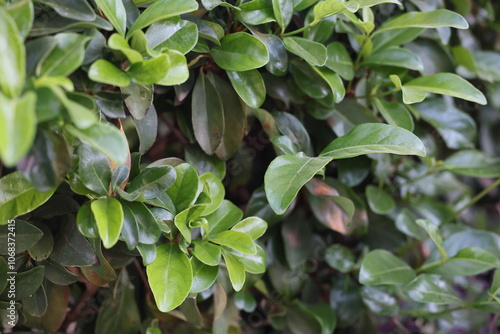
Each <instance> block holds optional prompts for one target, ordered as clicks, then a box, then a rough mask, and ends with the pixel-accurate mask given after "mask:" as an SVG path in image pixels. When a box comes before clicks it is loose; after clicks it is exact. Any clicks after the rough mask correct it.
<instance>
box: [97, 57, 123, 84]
mask: <svg viewBox="0 0 500 334" xmlns="http://www.w3.org/2000/svg"><path fill="white" fill-rule="evenodd" d="M89 78H90V80H93V81H95V82H101V83H105V84H108V85H113V86H118V87H126V86H128V85H130V78H129V76H128V75H127V73H125V72H123V71H122V70H120V69H119V68H117V67H116V66H115V65H113V64H111V63H110V62H109V61H107V60H104V59H98V60H97V61H96V62H94V63H93V64H92V65H91V66H90V68H89Z"/></svg>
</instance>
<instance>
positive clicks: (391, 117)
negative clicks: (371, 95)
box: [373, 99, 415, 131]
mask: <svg viewBox="0 0 500 334" xmlns="http://www.w3.org/2000/svg"><path fill="white" fill-rule="evenodd" d="M373 103H374V105H375V106H376V107H377V110H378V111H379V112H380V114H382V116H383V117H384V119H385V120H386V121H387V123H389V124H390V125H394V126H398V127H400V128H403V129H406V130H408V131H413V128H414V126H415V124H414V123H413V118H412V116H411V115H410V112H409V111H408V109H406V108H405V106H404V105H403V104H401V103H398V102H389V101H386V100H380V99H373Z"/></svg>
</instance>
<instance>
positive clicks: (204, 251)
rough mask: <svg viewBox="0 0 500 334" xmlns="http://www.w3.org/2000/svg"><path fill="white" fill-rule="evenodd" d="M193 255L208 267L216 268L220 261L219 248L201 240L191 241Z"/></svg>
mask: <svg viewBox="0 0 500 334" xmlns="http://www.w3.org/2000/svg"><path fill="white" fill-rule="evenodd" d="M192 244H193V255H194V256H195V257H196V258H197V259H198V260H200V261H201V262H203V263H205V264H206V265H208V266H216V265H218V264H219V263H220V261H221V247H220V246H217V245H214V244H212V243H209V242H208V241H203V240H200V241H198V240H193V241H192Z"/></svg>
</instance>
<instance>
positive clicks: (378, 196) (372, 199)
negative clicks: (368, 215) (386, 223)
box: [366, 185, 396, 215]
mask: <svg viewBox="0 0 500 334" xmlns="http://www.w3.org/2000/svg"><path fill="white" fill-rule="evenodd" d="M366 198H367V199H368V205H369V206H370V209H372V211H373V212H375V213H378V214H379V215H384V214H387V213H390V212H391V211H392V210H394V208H395V207H396V203H395V202H394V199H393V198H392V196H391V195H390V194H388V193H386V192H385V191H384V190H383V189H380V188H378V187H376V186H373V185H369V186H368V187H366Z"/></svg>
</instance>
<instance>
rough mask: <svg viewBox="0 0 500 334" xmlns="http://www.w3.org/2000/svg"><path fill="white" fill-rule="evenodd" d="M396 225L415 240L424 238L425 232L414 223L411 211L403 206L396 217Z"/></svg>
mask: <svg viewBox="0 0 500 334" xmlns="http://www.w3.org/2000/svg"><path fill="white" fill-rule="evenodd" d="M396 227H397V228H398V230H400V231H401V232H403V233H404V234H406V235H409V236H410V237H412V238H415V239H417V240H425V239H426V238H427V234H426V233H425V232H424V231H423V230H422V229H421V228H420V227H419V226H418V225H417V224H416V218H415V216H414V215H413V213H412V212H411V211H410V210H408V209H406V208H404V209H403V210H401V212H400V213H399V214H398V216H397V217H396Z"/></svg>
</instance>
